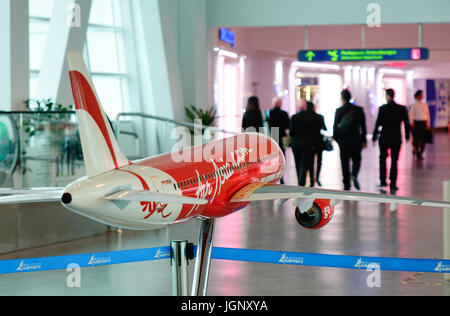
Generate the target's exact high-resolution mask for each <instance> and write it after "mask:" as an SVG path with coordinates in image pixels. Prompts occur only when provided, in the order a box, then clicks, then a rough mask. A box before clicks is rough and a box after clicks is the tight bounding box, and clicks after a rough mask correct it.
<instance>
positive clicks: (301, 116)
mask: <svg viewBox="0 0 450 316" xmlns="http://www.w3.org/2000/svg"><path fill="white" fill-rule="evenodd" d="M320 130H321V118H320V116H319V115H318V114H317V113H315V112H314V104H313V103H312V102H307V103H306V111H300V112H299V113H297V114H295V115H294V116H293V117H292V119H291V128H290V132H289V134H290V136H291V143H292V151H293V153H294V159H295V167H296V169H297V179H298V185H299V186H305V185H306V175H307V172H308V171H309V177H310V180H311V181H310V186H311V187H313V186H314V183H315V180H314V145H315V144H316V142H317V140H318V139H319V138H320V137H321V134H320Z"/></svg>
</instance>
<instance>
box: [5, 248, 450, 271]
mask: <svg viewBox="0 0 450 316" xmlns="http://www.w3.org/2000/svg"><path fill="white" fill-rule="evenodd" d="M196 248H197V247H194V254H195V253H196ZM170 258H171V251H170V247H169V246H168V247H156V248H148V249H137V250H124V251H114V252H104V253H95V254H84V255H70V256H61V257H49V258H35V259H18V260H4V261H0V274H10V273H23V272H37V271H49V270H65V269H66V268H67V267H68V266H69V265H71V264H77V265H78V266H79V267H81V268H85V267H95V266H107V265H114V264H122V263H133V262H143V261H153V260H161V259H170ZM212 259H215V260H231V261H244V262H257V263H271V264H288V265H299V266H311V267H327V268H345V269H357V270H367V269H368V268H372V269H374V268H377V269H380V270H382V271H408V272H432V273H450V260H439V259H407V258H382V257H360V256H358V257H357V256H342V255H323V254H314V253H300V252H286V251H270V250H252V249H234V248H218V247H215V248H213V252H212Z"/></svg>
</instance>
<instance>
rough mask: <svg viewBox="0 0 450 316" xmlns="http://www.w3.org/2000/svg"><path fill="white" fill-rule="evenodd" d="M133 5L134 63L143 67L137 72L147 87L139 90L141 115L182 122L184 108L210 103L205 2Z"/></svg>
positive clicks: (141, 0) (146, 0) (155, 0)
mask: <svg viewBox="0 0 450 316" xmlns="http://www.w3.org/2000/svg"><path fill="white" fill-rule="evenodd" d="M132 5H133V15H134V18H135V32H136V41H137V48H138V49H137V51H138V52H139V53H138V54H139V56H137V58H138V61H139V64H140V65H146V66H147V67H143V68H142V67H141V69H139V72H140V75H139V77H140V78H141V80H142V82H144V83H145V82H147V86H145V87H143V88H141V90H142V92H141V93H142V96H143V100H142V103H143V105H144V106H145V107H146V108H144V109H143V112H146V113H156V114H158V115H160V116H165V117H170V118H175V119H178V120H184V119H185V116H184V106H186V105H190V104H193V105H196V106H199V107H203V108H206V107H207V106H208V105H209V104H210V103H211V102H209V101H208V100H209V99H212V94H211V91H210V87H209V85H208V82H209V80H208V78H210V77H211V74H210V73H209V71H210V69H209V67H208V63H209V62H210V60H211V59H212V55H211V54H210V53H211V51H212V41H211V40H210V41H208V27H207V4H206V0H189V1H184V0H138V1H135V2H132ZM146 72H148V73H146ZM149 85H150V86H151V87H149ZM149 89H151V94H152V95H151V96H150V95H149V94H150V91H149ZM146 91H147V92H146ZM150 97H151V99H152V100H151V101H150V102H148V101H147V100H146V99H148V98H150ZM149 106H150V107H151V108H149Z"/></svg>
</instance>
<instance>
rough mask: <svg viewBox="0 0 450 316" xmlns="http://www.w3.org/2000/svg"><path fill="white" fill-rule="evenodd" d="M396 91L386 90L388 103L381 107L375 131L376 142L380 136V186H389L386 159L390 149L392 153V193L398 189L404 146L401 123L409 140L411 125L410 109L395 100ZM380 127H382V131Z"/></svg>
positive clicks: (374, 140)
mask: <svg viewBox="0 0 450 316" xmlns="http://www.w3.org/2000/svg"><path fill="white" fill-rule="evenodd" d="M394 97H395V92H394V90H392V89H388V90H386V100H387V104H385V105H383V106H381V107H380V109H379V110H378V117H377V121H376V123H375V130H374V131H373V139H372V140H373V142H374V144H375V143H376V141H377V140H378V138H379V146H380V187H381V188H384V187H386V186H387V183H386V175H387V170H386V159H387V157H388V150H389V151H390V155H391V170H390V175H389V179H390V189H391V192H392V193H395V192H396V191H397V190H398V187H397V174H398V157H399V155H400V149H401V146H402V133H401V125H402V122H403V123H404V127H405V138H406V140H407V141H408V140H409V136H410V125H409V117H408V111H407V109H406V107H405V106H403V105H399V104H397V103H396V102H395V101H394ZM380 127H381V128H382V130H381V133H380ZM379 135H380V136H379Z"/></svg>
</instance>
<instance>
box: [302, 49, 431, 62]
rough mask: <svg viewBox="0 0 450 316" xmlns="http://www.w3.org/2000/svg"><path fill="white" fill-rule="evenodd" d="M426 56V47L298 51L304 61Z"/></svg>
mask: <svg viewBox="0 0 450 316" xmlns="http://www.w3.org/2000/svg"><path fill="white" fill-rule="evenodd" d="M428 56H429V51H428V49H427V48H393V49H390V48H387V49H386V48H382V49H335V50H302V51H300V52H299V53H298V60H299V61H306V62H319V61H334V62H338V61H393V60H426V59H428Z"/></svg>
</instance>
